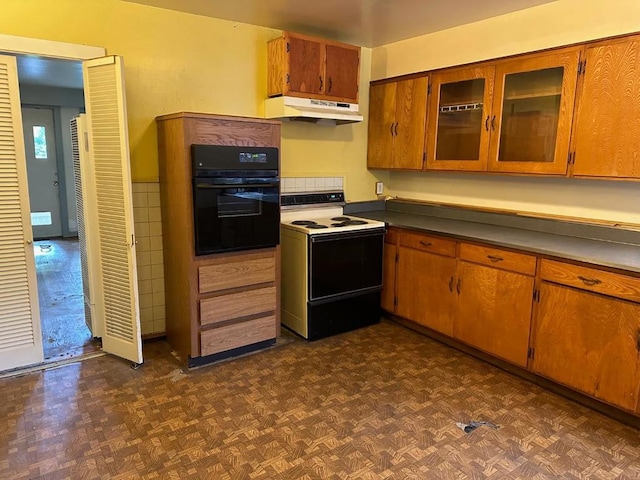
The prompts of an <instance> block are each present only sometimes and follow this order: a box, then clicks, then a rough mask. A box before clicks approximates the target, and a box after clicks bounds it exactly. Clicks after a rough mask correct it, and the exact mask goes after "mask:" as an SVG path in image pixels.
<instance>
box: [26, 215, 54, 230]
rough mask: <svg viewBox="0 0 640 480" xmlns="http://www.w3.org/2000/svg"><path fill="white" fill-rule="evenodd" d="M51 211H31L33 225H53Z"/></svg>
mask: <svg viewBox="0 0 640 480" xmlns="http://www.w3.org/2000/svg"><path fill="white" fill-rule="evenodd" d="M51 224H52V221H51V212H31V225H32V226H34V227H37V226H39V225H51Z"/></svg>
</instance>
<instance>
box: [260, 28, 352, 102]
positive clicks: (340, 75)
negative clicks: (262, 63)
mask: <svg viewBox="0 0 640 480" xmlns="http://www.w3.org/2000/svg"><path fill="white" fill-rule="evenodd" d="M267 62H268V69H267V95H268V96H270V97H275V96H279V95H290V96H294V97H306V98H318V99H329V100H334V101H341V102H350V103H357V102H358V85H359V79H360V47H357V46H354V45H348V44H346V43H340V42H334V41H330V40H324V39H320V38H315V37H310V36H307V35H300V34H295V33H289V32H285V33H283V35H282V36H281V37H278V38H275V39H273V40H271V41H270V42H268V44H267Z"/></svg>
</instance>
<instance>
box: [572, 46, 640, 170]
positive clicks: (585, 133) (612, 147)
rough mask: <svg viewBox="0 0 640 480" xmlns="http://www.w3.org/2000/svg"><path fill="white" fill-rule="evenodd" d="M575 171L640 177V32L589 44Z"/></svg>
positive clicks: (582, 92)
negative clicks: (639, 33) (630, 35)
mask: <svg viewBox="0 0 640 480" xmlns="http://www.w3.org/2000/svg"><path fill="white" fill-rule="evenodd" d="M585 60H586V64H585V68H584V74H583V84H582V89H581V92H580V97H579V100H578V108H577V113H576V118H575V124H576V126H575V131H574V140H573V149H574V152H575V159H574V166H573V175H574V176H587V177H617V178H640V155H638V151H640V130H639V129H638V125H639V124H640V36H633V37H627V38H622V39H617V40H609V41H606V42H601V43H596V44H593V45H588V46H587V50H586V59H585Z"/></svg>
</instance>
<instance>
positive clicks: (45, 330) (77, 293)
mask: <svg viewBox="0 0 640 480" xmlns="http://www.w3.org/2000/svg"><path fill="white" fill-rule="evenodd" d="M34 252H35V259H36V272H37V276H38V301H39V303H40V321H41V325H42V347H43V351H44V357H45V360H46V361H56V360H60V359H62V358H68V357H75V356H80V355H84V354H86V353H90V352H94V351H97V350H99V349H100V344H99V342H98V341H97V340H93V339H92V336H91V332H90V331H89V329H88V328H87V325H86V324H85V320H84V297H83V292H82V273H81V270H80V253H79V247H78V240H77V239H66V238H65V239H62V238H59V239H51V240H38V241H36V242H34Z"/></svg>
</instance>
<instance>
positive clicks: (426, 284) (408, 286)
mask: <svg viewBox="0 0 640 480" xmlns="http://www.w3.org/2000/svg"><path fill="white" fill-rule="evenodd" d="M455 272H456V259H455V258H453V257H448V256H443V255H436V254H433V253H428V252H425V251H420V250H414V249H412V248H406V247H402V246H401V247H399V252H398V265H397V273H396V276H397V280H396V282H397V284H396V296H397V299H398V304H397V307H396V313H397V314H398V315H400V316H401V317H404V318H406V319H408V320H411V321H413V322H416V323H418V324H420V325H424V326H425V327H429V328H431V329H433V330H436V331H437V332H440V333H443V334H445V335H448V336H451V335H452V334H453V312H454V300H455V295H454V280H455V278H454V277H455Z"/></svg>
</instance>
